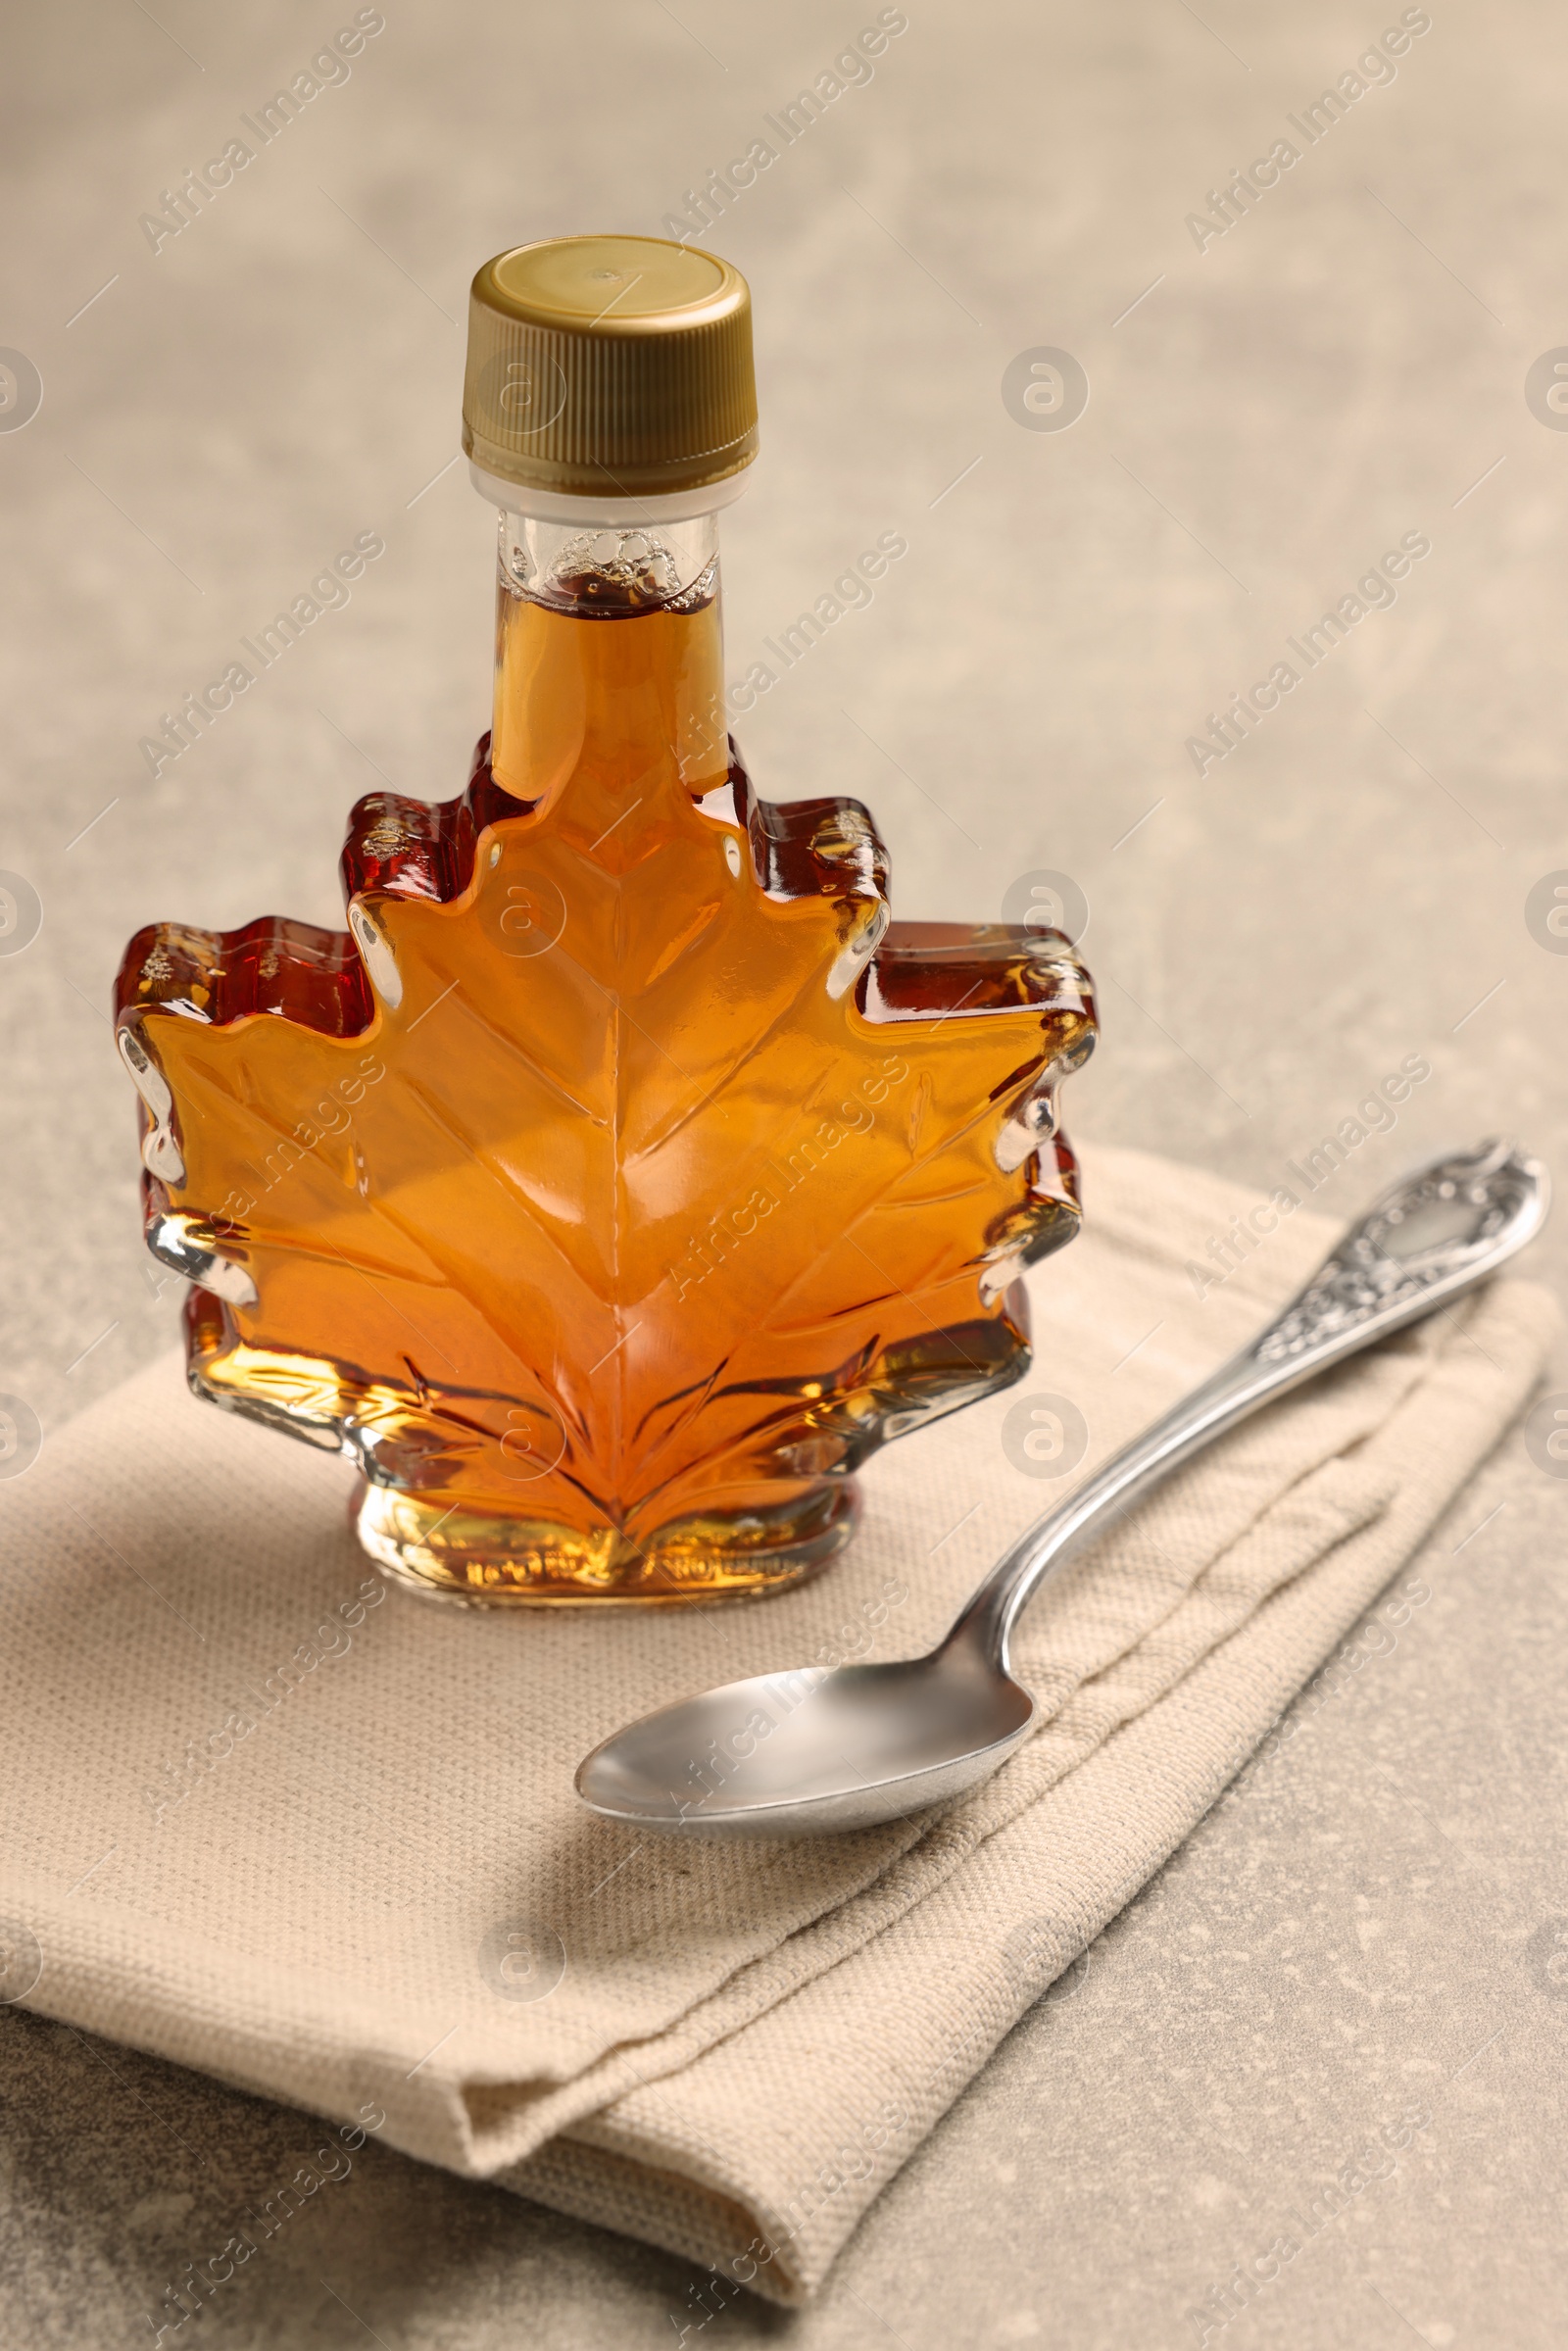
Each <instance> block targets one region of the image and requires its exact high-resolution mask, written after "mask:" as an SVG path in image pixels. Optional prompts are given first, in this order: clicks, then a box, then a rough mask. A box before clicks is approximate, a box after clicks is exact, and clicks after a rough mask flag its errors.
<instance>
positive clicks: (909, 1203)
mask: <svg viewBox="0 0 1568 2351" xmlns="http://www.w3.org/2000/svg"><path fill="white" fill-rule="evenodd" d="M705 337H706V341H705ZM617 369H618V370H619V373H618V374H617V372H616V371H617ZM755 443H756V433H755V402H754V399H753V395H752V389H751V370H750V316H749V304H748V297H747V292H746V288H745V284H744V281H743V280H742V279H741V278H740V277H739V275H738V273H737V272H736V271H734V270H733V269H730V268H729V267H728V266H727V265H726V264H723V263H721V262H718V261H716V260H714V259H712V258H711V257H709V256H706V255H703V254H700V253H696V252H693V251H692V250H691V249H689V248H682V247H679V246H669V245H664V244H662V242H661V241H659V240H655V239H642V238H571V239H562V240H554V241H552V242H551V243H549V244H547V245H542V246H533V247H523V248H520V249H518V251H517V252H515V253H514V254H508V255H503V256H501V257H499V259H498V260H497V261H496V262H493V263H490V264H487V265H486V268H485V269H483V270H481V271H480V273H479V276H478V278H477V279H476V280H475V288H474V304H473V324H472V327H471V331H470V356H469V374H468V383H467V388H466V399H465V446H466V448H467V449H468V451H469V455H470V458H471V459H472V461H473V469H474V472H475V476H476V479H477V480H478V482H479V485H480V487H481V488H482V489H483V490H484V491H485V492H486V494H487V495H488V496H490V497H491V498H492V499H493V500H494V501H495V503H496V504H497V506H498V507H499V509H500V511H501V527H500V542H501V560H500V581H499V592H498V605H499V611H498V623H497V648H496V685H495V709H494V723H493V729H492V733H491V735H490V736H488V737H486V738H485V739H484V740H482V741H481V743H480V745H479V749H478V753H477V755H476V758H475V761H474V766H473V772H472V775H471V777H470V779H469V783H468V786H467V789H466V792H465V793H464V794H463V795H462V796H461V798H459V799H457V800H454V801H448V802H444V803H441V804H439V805H436V806H433V807H432V806H430V805H427V804H425V803H423V802H418V801H413V800H405V799H401V798H399V797H397V796H395V795H392V794H375V795H372V796H371V797H370V798H368V800H365V801H362V802H361V803H360V805H359V806H358V807H357V808H355V810H354V811H353V814H352V816H351V818H350V826H349V835H348V840H347V844H346V846H345V850H344V855H343V877H344V889H345V895H346V898H347V902H348V917H349V932H348V933H347V934H344V933H339V932H329V931H322V930H318V929H316V928H314V927H312V926H310V925H307V924H302V923H296V922H290V921H286V920H283V919H279V918H270V917H268V918H263V919H261V920H259V921H256V922H252V923H249V924H247V925H246V926H245V927H244V928H243V929H241V930H238V931H233V932H222V933H212V932H204V931H197V930H192V929H189V928H185V927H181V926H178V925H174V924H159V925H156V926H154V927H153V928H151V929H149V930H147V931H143V932H142V933H140V934H138V936H137V938H135V939H134V940H133V941H132V942H131V944H130V947H129V949H128V950H127V953H126V956H125V961H124V965H123V970H122V974H121V979H120V985H119V992H118V1018H119V1035H120V1045H121V1051H122V1053H123V1057H124V1059H125V1062H126V1065H127V1068H128V1069H129V1071H130V1074H131V1076H132V1077H133V1079H134V1080H135V1083H136V1085H137V1088H138V1090H139V1092H140V1095H141V1098H142V1103H143V1121H142V1122H143V1147H142V1156H143V1161H144V1167H145V1174H144V1189H145V1198H146V1219H147V1238H148V1242H149V1246H150V1247H151V1248H152V1249H153V1251H154V1253H155V1254H156V1255H158V1256H159V1257H160V1258H161V1259H162V1260H163V1261H164V1262H165V1263H166V1264H169V1265H171V1266H173V1267H175V1268H176V1269H177V1270H178V1271H180V1272H181V1273H184V1274H186V1275H187V1276H188V1277H189V1278H190V1280H191V1282H192V1284H193V1288H192V1291H191V1294H190V1298H189V1300H188V1304H187V1318H186V1319H187V1336H188V1347H189V1363H190V1377H191V1382H192V1385H193V1387H194V1388H195V1389H196V1391H197V1393H198V1394H199V1395H203V1396H210V1397H212V1398H214V1399H216V1400H217V1401H219V1402H221V1403H224V1404H227V1405H229V1406H230V1407H232V1408H233V1409H236V1410H239V1411H244V1412H248V1413H251V1414H253V1415H256V1416H258V1417H260V1418H263V1419H266V1420H268V1421H270V1422H273V1423H275V1424H276V1425H277V1426H279V1427H280V1428H284V1429H287V1430H290V1431H292V1432H293V1433H295V1434H296V1435H299V1436H302V1437H305V1438H307V1439H309V1440H310V1441H311V1442H313V1443H316V1444H319V1445H328V1446H332V1447H336V1448H340V1449H341V1450H343V1451H344V1452H346V1453H348V1454H349V1455H350V1456H351V1457H352V1458H353V1459H354V1460H355V1461H356V1462H357V1463H358V1464H359V1466H360V1468H361V1471H362V1473H363V1484H362V1487H361V1489H360V1493H359V1497H358V1500H357V1504H356V1525H357V1527H358V1530H359V1534H360V1539H361V1541H362V1542H363V1543H364V1544H365V1546H366V1548H367V1549H368V1551H369V1552H370V1554H371V1556H372V1557H373V1558H375V1559H376V1560H377V1561H378V1562H379V1563H380V1564H381V1565H382V1567H383V1568H385V1569H386V1570H387V1571H388V1572H389V1573H391V1574H393V1575H395V1576H398V1577H400V1578H403V1579H405V1580H407V1581H410V1582H412V1583H415V1584H417V1585H419V1586H422V1587H424V1588H426V1589H428V1590H433V1591H437V1592H446V1593H449V1594H453V1595H456V1596H458V1597H462V1598H465V1599H470V1600H505V1601H518V1600H520V1601H544V1600H549V1601H558V1602H559V1601H568V1602H570V1601H587V1600H593V1601H601V1602H602V1601H606V1600H631V1601H644V1602H649V1601H656V1602H657V1601H668V1600H676V1599H680V1598H683V1597H702V1596H704V1595H711V1594H713V1593H715V1592H747V1591H752V1592H756V1591H764V1590H768V1589H774V1588H777V1587H779V1586H782V1585H786V1584H789V1583H792V1582H795V1581H797V1580H799V1579H800V1578H801V1577H802V1576H804V1575H807V1574H809V1573H810V1572H811V1571H812V1570H813V1569H815V1568H817V1567H819V1566H820V1565H821V1564H822V1563H823V1562H825V1561H826V1560H827V1559H829V1558H830V1557H831V1556H832V1555H833V1553H834V1552H835V1551H836V1550H837V1549H839V1548H840V1547H841V1546H842V1544H843V1543H845V1542H847V1541H848V1540H849V1537H850V1535H851V1533H852V1531H853V1527H854V1523H855V1514H856V1506H857V1505H856V1492H855V1485H854V1480H853V1476H852V1473H853V1471H854V1469H855V1467H856V1465H857V1464H858V1462H859V1461H861V1460H863V1459H864V1458H865V1456H866V1455H867V1453H869V1452H870V1451H872V1450H873V1449H874V1448H875V1447H876V1446H877V1445H881V1444H883V1443H885V1442H886V1441H887V1440H888V1439H889V1438H891V1437H897V1436H901V1435H903V1434H904V1433H905V1432H906V1431H907V1430H909V1429H912V1428H914V1427H916V1426H918V1425H919V1424H920V1423H921V1422H922V1421H924V1420H927V1419H929V1418H931V1417H933V1416H934V1415H936V1414H939V1413H942V1412H946V1411H951V1410H953V1409H954V1408H955V1407H956V1406H957V1405H960V1404H963V1403H967V1402H969V1401H971V1400H972V1399H973V1398H975V1397H977V1396H983V1395H985V1394H987V1393H988V1392H989V1391H990V1390H992V1389H994V1388H998V1387H1002V1386H1005V1384H1006V1383H1007V1382H1009V1381H1011V1380H1013V1379H1015V1378H1017V1377H1018V1376H1019V1374H1020V1373H1021V1372H1022V1371H1023V1369H1024V1368H1025V1367H1026V1365H1027V1362H1028V1323H1027V1308H1026V1302H1025V1298H1024V1293H1023V1290H1022V1287H1021V1285H1020V1284H1019V1283H1018V1281H1017V1275H1018V1273H1019V1271H1020V1269H1021V1268H1022V1267H1023V1266H1024V1265H1025V1264H1027V1263H1028V1262H1029V1261H1030V1260H1031V1259H1032V1258H1035V1257H1038V1256H1041V1255H1043V1254H1044V1253H1045V1252H1046V1251H1048V1250H1049V1249H1053V1248H1054V1247H1056V1246H1057V1245H1059V1244H1060V1243H1061V1242H1062V1241H1064V1240H1066V1239H1068V1238H1069V1237H1070V1236H1071V1234H1072V1232H1073V1231H1074V1230H1075V1229H1076V1221H1077V1209H1076V1202H1075V1196H1074V1186H1073V1166H1072V1160H1071V1157H1070V1154H1069V1153H1068V1151H1067V1150H1066V1148H1065V1145H1064V1144H1063V1143H1062V1142H1061V1140H1060V1138H1059V1137H1058V1135H1057V1133H1056V1129H1055V1106H1054V1097H1055V1089H1056V1086H1057V1084H1058V1082H1059V1081H1060V1079H1061V1078H1062V1077H1063V1076H1064V1075H1065V1074H1066V1073H1067V1072H1068V1071H1070V1070H1071V1069H1073V1068H1075V1067H1076V1066H1078V1065H1079V1064H1080V1063H1081V1062H1082V1061H1083V1059H1084V1058H1085V1057H1086V1055H1087V1054H1088V1053H1089V1051H1090V1048H1091V1046H1092V1044H1093V1039H1094V1021H1093V1007H1092V1004H1091V1001H1090V997H1089V993H1088V985H1087V981H1086V979H1085V975H1084V973H1083V971H1082V969H1081V967H1080V965H1079V964H1078V962H1077V960H1076V958H1075V957H1074V955H1073V954H1072V951H1071V949H1070V947H1069V945H1068V943H1067V942H1066V940H1065V939H1063V938H1062V937H1060V936H1059V934H1056V933H1052V932H1041V931H1034V930H1029V931H1026V930H1022V929H1013V928H1007V927H1004V926H999V925H988V926H982V927H979V928H971V927H965V926H960V925H950V924H931V923H902V924H901V923H896V922H894V923H890V921H889V911H888V899H887V859H886V856H885V853H884V851H883V849H882V845H881V843H880V841H879V840H878V838H877V834H876V831H875V828H874V826H873V824H872V822H871V820H870V818H869V816H868V815H867V814H866V812H865V810H864V809H863V808H860V807H859V806H858V804H857V803H855V802H853V801H847V800H839V799H815V800H803V801H794V802H788V803H782V804H770V803H768V802H765V801H760V800H759V799H758V798H757V797H756V795H755V793H754V792H753V789H752V786H751V783H750V781H749V779H748V777H747V774H746V771H745V768H744V767H743V765H742V764H741V762H740V759H739V756H738V754H737V753H736V752H735V750H734V747H733V745H732V744H731V743H730V742H729V740H728V737H727V734H726V731H725V725H724V711H725V699H724V686H723V677H722V668H721V638H720V628H719V604H718V562H717V526H716V520H715V516H716V514H717V512H718V510H719V508H720V507H721V506H723V505H725V504H727V503H728V502H729V500H730V498H731V497H733V496H734V495H735V494H736V492H737V491H738V489H739V487H740V486H741V483H742V481H743V479H744V467H745V465H747V464H748V463H749V462H750V459H751V457H752V455H753V454H754V451H755ZM607 490H608V491H609V492H610V493H611V494H610V495H607V494H606V492H607Z"/></svg>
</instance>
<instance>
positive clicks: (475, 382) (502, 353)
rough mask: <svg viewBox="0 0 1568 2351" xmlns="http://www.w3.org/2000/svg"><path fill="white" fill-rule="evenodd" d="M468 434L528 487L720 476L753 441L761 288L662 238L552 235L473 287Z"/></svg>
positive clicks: (486, 463) (508, 477)
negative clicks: (755, 299)
mask: <svg viewBox="0 0 1568 2351" xmlns="http://www.w3.org/2000/svg"><path fill="white" fill-rule="evenodd" d="M463 446H464V449H465V450H466V453H467V455H468V456H469V457H470V458H471V459H472V460H473V462H474V464H475V465H479V466H481V467H482V468H483V470H484V471H485V472H486V473H491V474H497V475H499V476H500V477H501V478H502V479H503V480H504V481H513V482H516V483H517V484H518V485H519V486H520V487H522V488H524V489H534V490H548V491H551V492H554V493H555V494H557V495H558V496H559V495H562V494H567V495H569V494H572V493H582V494H585V495H586V496H588V497H591V498H594V499H602V498H618V497H625V498H633V497H649V496H657V495H659V494H661V493H662V492H668V491H676V490H688V489H697V488H700V487H702V486H703V485H704V484H706V483H709V482H718V481H723V480H725V479H726V478H727V477H728V476H729V475H730V474H732V473H738V472H739V471H740V470H741V468H742V466H744V465H750V464H751V462H752V460H753V458H754V457H755V456H756V455H757V386H756V383H755V380H754V378H753V374H752V297H751V291H750V288H749V287H748V286H747V283H746V280H745V278H744V277H743V276H742V275H741V273H740V271H739V270H738V269H732V268H731V266H730V264H729V263H728V262H721V261H719V260H718V258H717V257H716V255H714V254H711V253H703V252H700V251H698V250H697V248H696V247H694V246H691V245H676V244H672V243H670V242H668V241H667V240H666V239H665V238H663V237H547V238H544V239H542V240H541V242H540V243H538V244H536V245H517V246H515V247H514V248H513V250H512V251H511V252H510V253H498V254H497V255H496V257H495V259H494V261H488V262H486V263H485V265H484V268H483V269H481V270H480V271H479V273H478V275H477V276H476V277H475V279H474V281H473V287H472V291H471V293H470V295H469V300H468V366H467V373H466V377H465V380H464V386H463Z"/></svg>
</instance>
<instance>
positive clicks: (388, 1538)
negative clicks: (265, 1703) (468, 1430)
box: [351, 1478, 860, 1608]
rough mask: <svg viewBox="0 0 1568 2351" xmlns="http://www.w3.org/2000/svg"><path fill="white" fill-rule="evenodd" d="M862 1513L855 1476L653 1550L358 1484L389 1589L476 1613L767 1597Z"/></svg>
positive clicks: (670, 1538)
mask: <svg viewBox="0 0 1568 2351" xmlns="http://www.w3.org/2000/svg"><path fill="white" fill-rule="evenodd" d="M859 1515H860V1496H859V1491H858V1488H857V1486H856V1484H855V1481H854V1479H853V1478H834V1479H831V1480H823V1481H822V1482H821V1483H820V1484H818V1485H816V1486H813V1487H811V1488H809V1490H808V1491H807V1492H806V1493H805V1494H800V1495H798V1496H797V1497H796V1498H795V1499H793V1500H792V1501H789V1502H786V1503H775V1504H774V1505H772V1506H771V1507H770V1508H767V1509H760V1510H735V1511H712V1512H708V1513H705V1514H704V1515H702V1516H701V1517H694V1518H684V1519H677V1520H675V1521H673V1522H672V1523H671V1524H670V1525H669V1526H667V1527H662V1528H661V1529H660V1530H659V1532H658V1533H657V1534H656V1535H655V1536H653V1537H652V1539H651V1540H650V1541H649V1542H648V1543H647V1544H646V1545H638V1544H636V1543H630V1542H628V1541H627V1539H626V1538H625V1537H624V1536H623V1535H621V1534H620V1533H619V1532H618V1531H617V1530H616V1529H615V1528H613V1527H605V1528H602V1529H598V1530H595V1531H592V1532H588V1533H581V1532H579V1531H577V1530H576V1529H574V1528H571V1527H564V1526H562V1525H560V1524H558V1523H555V1522H553V1521H550V1520H545V1519H538V1518H529V1517H527V1516H525V1515H523V1514H521V1513H513V1512H502V1511H487V1510H483V1509H474V1508H470V1507H468V1506H467V1505H466V1504H458V1505H453V1504H450V1503H443V1501H442V1500H441V1497H440V1496H439V1495H420V1494H405V1493H400V1492H399V1491H397V1490H396V1489H394V1488H391V1487H385V1486H362V1487H361V1488H360V1490H359V1493H358V1494H356V1496H355V1500H354V1504H353V1508H352V1511H351V1518H352V1523H353V1526H354V1531H355V1533H356V1535H357V1536H358V1537H359V1540H360V1543H361V1544H362V1545H363V1547H364V1548H365V1550H367V1551H368V1553H369V1555H370V1557H371V1558H372V1559H373V1560H374V1562H375V1564H376V1566H377V1567H378V1568H379V1569H380V1570H381V1573H382V1574H383V1575H384V1576H386V1577H387V1578H388V1579H389V1580H390V1581H391V1582H394V1583H398V1584H404V1585H409V1586H412V1587H413V1588H414V1589H415V1590H416V1591H417V1592H425V1593H428V1594H433V1595H435V1596H436V1597H439V1598H442V1599H449V1600H457V1601H459V1602H460V1603H463V1604H466V1605H468V1606H474V1607H491V1606H502V1607H523V1608H528V1607H557V1608H559V1607H568V1608H570V1607H596V1608H603V1607H614V1606H616V1605H617V1604H618V1605H623V1606H625V1605H630V1606H634V1607H644V1608H646V1607H650V1606H653V1607H657V1606H660V1605H678V1604H679V1603H680V1602H681V1601H682V1600H712V1599H731V1598H741V1597H745V1596H747V1595H752V1596H760V1595H761V1594H763V1593H765V1592H784V1591H787V1590H788V1589H789V1588H790V1587H791V1586H792V1585H796V1584H804V1583H805V1582H806V1581H807V1580H808V1579H809V1577H811V1576H814V1575H816V1574H817V1573H818V1572H819V1570H820V1569H822V1568H824V1567H826V1565H827V1564H828V1562H829V1560H831V1559H833V1558H835V1557H836V1556H837V1554H838V1553H839V1552H840V1551H841V1550H843V1548H844V1546H845V1544H846V1543H848V1542H849V1541H850V1538H851V1537H852V1536H853V1534H854V1533H855V1529H856V1525H857V1522H858V1518H859Z"/></svg>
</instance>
